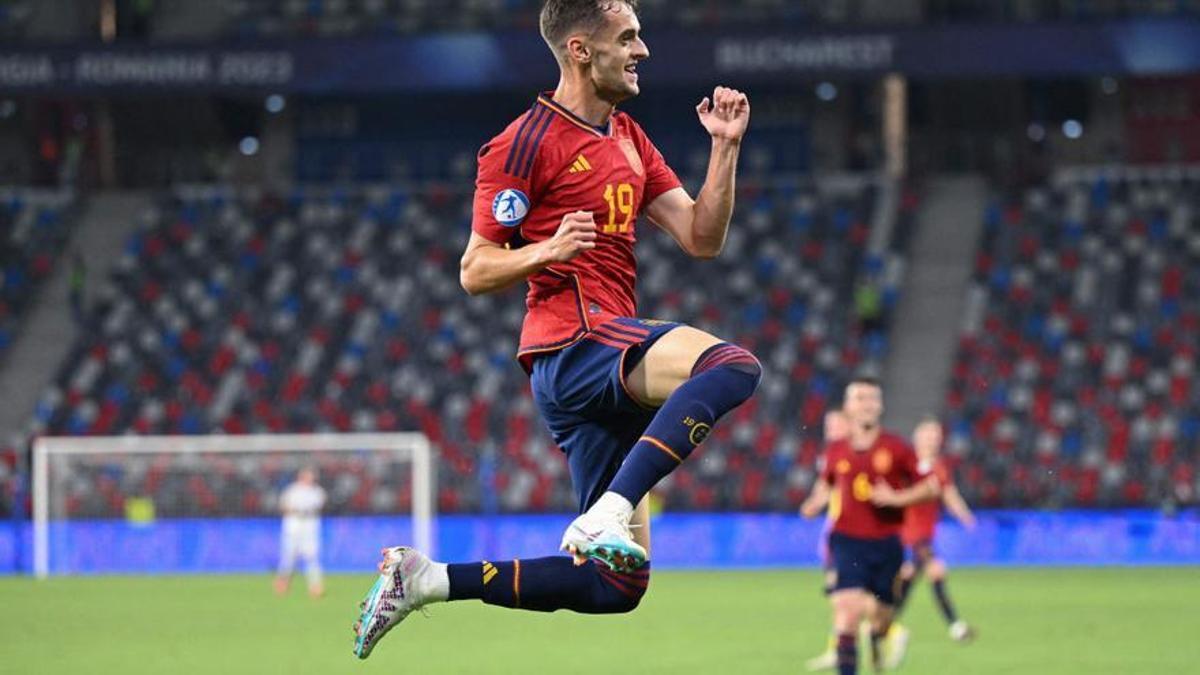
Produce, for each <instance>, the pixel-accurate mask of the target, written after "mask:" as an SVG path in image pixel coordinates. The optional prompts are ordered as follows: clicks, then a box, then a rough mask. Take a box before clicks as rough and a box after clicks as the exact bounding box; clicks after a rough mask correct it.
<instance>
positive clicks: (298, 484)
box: [275, 469, 325, 598]
mask: <svg viewBox="0 0 1200 675" xmlns="http://www.w3.org/2000/svg"><path fill="white" fill-rule="evenodd" d="M324 506H325V490H324V489H323V488H322V487H321V486H320V485H318V484H317V472H316V471H314V470H312V469H301V470H300V472H299V473H297V474H296V480H295V482H293V483H292V484H291V485H288V486H287V488H285V489H284V491H283V494H282V495H281V496H280V497H279V510H280V511H282V512H283V530H282V532H281V533H280V545H279V570H278V573H277V574H276V575H275V592H276V593H278V594H279V595H283V594H284V593H287V591H288V587H289V586H290V585H291V583H292V573H293V572H294V571H295V569H296V561H297V559H302V560H304V565H305V569H304V571H305V577H306V579H307V581H308V594H309V595H311V596H312V597H314V598H319V597H321V596H322V595H324V594H325V584H324V582H323V581H322V579H321V509H322V508H323V507H324Z"/></svg>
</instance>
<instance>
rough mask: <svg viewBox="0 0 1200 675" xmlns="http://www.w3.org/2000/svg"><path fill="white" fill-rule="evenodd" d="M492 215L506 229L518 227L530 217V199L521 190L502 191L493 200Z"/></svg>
mask: <svg viewBox="0 0 1200 675" xmlns="http://www.w3.org/2000/svg"><path fill="white" fill-rule="evenodd" d="M492 215H493V216H494V217H495V218H496V222H498V223H500V224H501V225H503V226H504V227H516V226H518V225H520V224H521V223H522V222H524V220H525V216H527V215H529V197H526V196H525V193H524V192H521V191H520V190H513V189H508V190H501V191H500V192H499V193H497V194H496V198H495V199H493V200H492Z"/></svg>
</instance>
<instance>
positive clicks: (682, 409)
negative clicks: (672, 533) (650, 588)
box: [560, 328, 762, 570]
mask: <svg viewBox="0 0 1200 675" xmlns="http://www.w3.org/2000/svg"><path fill="white" fill-rule="evenodd" d="M677 336H678V337H677ZM689 339H698V340H703V342H701V343H700V344H707V345H709V346H707V347H706V348H703V349H702V351H700V352H699V356H698V357H696V352H694V351H693V352H690V353H689V351H688V349H687V347H688V345H687V344H686V342H687V340H689ZM714 341H715V338H713V337H712V336H710V335H707V334H706V333H703V332H701V331H697V330H696V329H690V328H684V329H677V330H675V331H672V332H671V333H669V334H667V335H666V336H664V337H663V338H662V339H661V340H659V342H657V343H656V344H655V345H654V347H651V349H650V350H649V351H648V352H647V353H646V356H645V358H644V359H643V362H642V363H641V364H639V365H638V366H637V368H635V369H634V373H635V374H636V373H639V372H643V373H646V372H651V374H648V375H643V377H645V378H646V379H653V378H654V377H656V375H654V374H653V372H652V371H658V372H659V373H662V375H660V376H658V379H660V380H664V381H666V382H667V383H668V384H667V385H665V388H668V389H670V393H669V395H666V396H665V400H663V401H662V405H661V407H659V410H658V412H657V413H656V414H655V415H654V419H653V420H651V421H650V424H649V426H647V427H646V431H645V432H644V433H643V435H642V437H641V438H640V439H638V441H637V442H636V443H635V444H634V446H633V448H632V449H631V450H630V451H629V454H628V455H627V456H626V457H625V460H624V462H622V464H621V468H620V469H619V470H618V471H617V474H616V476H614V477H613V480H612V483H611V484H610V485H609V488H608V491H607V492H605V493H604V494H603V495H601V496H600V498H599V499H598V500H597V501H596V503H595V504H594V505H592V507H591V508H589V509H588V510H587V511H586V512H585V513H583V514H582V515H580V516H579V517H578V518H576V519H575V521H574V522H573V523H571V525H570V527H568V528H567V531H566V533H564V534H563V538H562V543H561V545H560V548H561V549H562V550H564V551H567V552H569V553H571V554H572V555H574V556H575V559H576V562H582V560H584V559H586V558H589V557H590V558H593V559H597V560H601V561H603V562H605V563H606V564H608V565H609V566H610V567H612V568H613V569H624V570H628V569H634V568H636V567H637V566H638V565H640V564H641V563H642V562H643V561H645V559H646V558H645V556H646V552H645V551H644V550H642V549H641V547H639V546H638V545H637V544H636V543H635V542H634V541H633V538H632V536H631V535H630V533H629V530H628V527H627V524H628V523H629V519H630V517H631V515H632V513H633V506H634V505H635V504H638V503H639V502H641V500H642V498H643V497H645V496H646V494H647V493H648V492H650V489H651V488H652V487H654V485H655V484H657V483H658V482H659V481H660V480H662V479H663V477H665V476H666V475H667V474H669V473H671V472H672V471H674V470H675V468H676V467H677V466H679V465H680V464H682V463H683V461H684V460H685V459H687V458H688V456H689V455H690V454H691V453H692V451H693V450H694V449H695V448H696V446H698V445H700V444H701V443H703V442H704V439H706V438H708V435H709V433H710V432H711V431H712V428H713V425H714V424H716V422H717V420H719V419H721V417H722V416H723V415H725V413H728V412H729V411H731V410H733V409H734V408H736V407H738V406H739V405H741V404H742V403H744V402H745V401H746V400H747V399H749V398H750V396H751V395H753V394H754V390H755V389H756V388H757V387H758V382H759V379H760V378H761V377H762V366H761V365H759V362H758V359H756V358H754V355H753V354H751V353H750V352H748V351H746V350H745V349H742V348H741V347H738V346H737V345H732V344H729V343H726V342H717V343H716V344H712V342H714ZM656 361H657V362H661V361H668V363H666V364H663V363H657V362H656ZM680 361H683V362H685V363H686V365H685V366H683V367H682V369H681V367H680V366H681V364H680ZM675 381H679V383H678V384H676V383H675ZM645 388H647V389H651V388H657V389H663V388H664V385H663V384H662V383H661V382H659V383H655V382H649V383H648V384H647V385H646V386H645ZM647 398H649V399H653V398H654V397H653V396H652V395H651V396H647ZM647 402H655V401H652V400H651V401H647Z"/></svg>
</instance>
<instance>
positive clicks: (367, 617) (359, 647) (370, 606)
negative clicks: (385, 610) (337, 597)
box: [354, 576, 387, 659]
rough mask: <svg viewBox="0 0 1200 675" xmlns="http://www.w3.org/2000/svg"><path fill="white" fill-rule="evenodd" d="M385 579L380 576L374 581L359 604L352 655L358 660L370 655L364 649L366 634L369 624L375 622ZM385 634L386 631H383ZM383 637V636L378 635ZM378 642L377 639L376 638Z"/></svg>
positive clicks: (369, 627) (367, 650)
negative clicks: (360, 608) (360, 609)
mask: <svg viewBox="0 0 1200 675" xmlns="http://www.w3.org/2000/svg"><path fill="white" fill-rule="evenodd" d="M386 581H387V579H386V578H385V577H383V576H380V577H379V578H378V579H376V580H375V585H373V586H371V590H369V591H367V596H366V597H365V598H363V601H362V603H361V605H360V606H361V607H362V613H361V614H359V616H358V622H357V623H355V624H354V655H355V656H357V657H358V658H360V659H365V658H367V657H368V656H370V655H371V650H369V649H366V639H367V632H368V631H369V630H370V629H371V623H372V622H373V621H374V620H375V613H376V612H377V611H378V610H379V598H380V597H381V596H382V595H383V588H384V584H385V583H386ZM384 632H385V633H386V632H387V631H384ZM379 637H383V635H382V634H381V635H379ZM376 641H378V638H376Z"/></svg>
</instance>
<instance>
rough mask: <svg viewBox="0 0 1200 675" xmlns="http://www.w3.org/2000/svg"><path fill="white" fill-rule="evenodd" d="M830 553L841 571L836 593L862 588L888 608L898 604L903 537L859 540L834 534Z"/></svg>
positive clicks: (839, 571) (837, 533) (838, 533)
mask: <svg viewBox="0 0 1200 675" xmlns="http://www.w3.org/2000/svg"><path fill="white" fill-rule="evenodd" d="M829 550H830V551H831V552H832V553H833V563H834V566H835V567H836V568H837V583H836V584H834V587H833V588H834V590H835V591H841V590H846V589H849V588H861V589H863V590H865V591H867V592H868V593H870V594H871V595H874V596H875V597H876V598H878V599H879V601H880V602H882V603H883V604H885V605H894V604H896V595H895V584H896V577H897V575H899V574H900V566H901V565H902V564H904V546H903V545H901V543H900V537H888V538H886V539H859V538H858V537H849V536H846V535H844V534H841V533H840V532H834V533H833V534H831V535H829Z"/></svg>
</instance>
